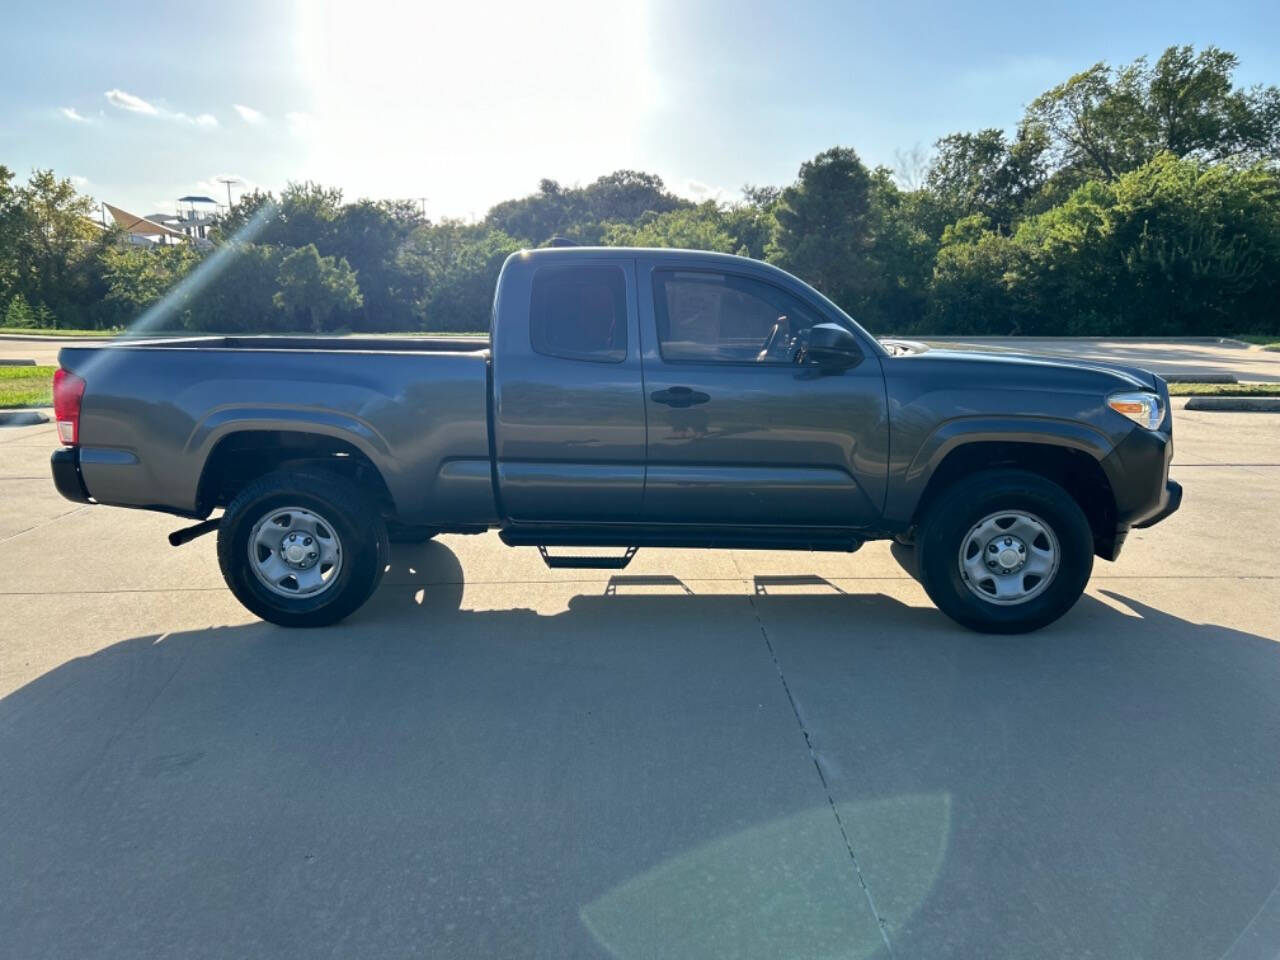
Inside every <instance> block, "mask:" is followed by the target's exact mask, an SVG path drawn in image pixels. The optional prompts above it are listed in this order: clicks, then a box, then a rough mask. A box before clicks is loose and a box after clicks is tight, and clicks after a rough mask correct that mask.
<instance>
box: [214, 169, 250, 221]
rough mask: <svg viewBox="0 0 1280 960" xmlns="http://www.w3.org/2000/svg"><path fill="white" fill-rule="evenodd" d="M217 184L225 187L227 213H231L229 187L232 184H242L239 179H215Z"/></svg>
mask: <svg viewBox="0 0 1280 960" xmlns="http://www.w3.org/2000/svg"><path fill="white" fill-rule="evenodd" d="M215 179H216V180H217V181H218V182H219V183H225V184H226V185H227V213H230V212H231V185H232V184H233V183H244V181H243V180H241V179H240V178H239V177H216V178H215Z"/></svg>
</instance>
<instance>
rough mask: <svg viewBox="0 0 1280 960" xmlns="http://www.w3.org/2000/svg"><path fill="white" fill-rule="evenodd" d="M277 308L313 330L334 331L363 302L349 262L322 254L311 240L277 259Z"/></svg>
mask: <svg viewBox="0 0 1280 960" xmlns="http://www.w3.org/2000/svg"><path fill="white" fill-rule="evenodd" d="M278 283H279V285H280V289H279V290H278V291H277V292H276V294H275V296H274V297H273V298H272V300H273V302H274V303H275V305H276V306H277V307H279V308H280V309H282V310H285V311H287V312H288V313H291V314H292V315H293V317H294V318H295V320H296V321H297V322H298V323H299V324H301V325H305V326H306V327H309V328H310V329H312V330H316V331H324V330H335V329H337V328H338V327H339V326H341V324H342V321H343V320H345V319H347V318H349V316H350V314H351V313H352V312H353V311H355V310H357V309H359V308H360V306H361V305H362V304H363V303H364V300H363V298H362V297H361V296H360V285H359V283H358V282H357V280H356V273H355V271H354V270H352V269H351V264H349V263H347V261H346V260H345V259H340V258H334V257H322V256H320V252H319V251H318V250H317V249H316V245H315V244H314V243H308V244H307V245H306V246H305V247H299V248H298V249H296V250H294V251H293V252H292V253H290V254H288V255H287V256H285V258H284V259H283V260H281V261H280V275H279V278H278Z"/></svg>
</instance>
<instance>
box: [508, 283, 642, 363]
mask: <svg viewBox="0 0 1280 960" xmlns="http://www.w3.org/2000/svg"><path fill="white" fill-rule="evenodd" d="M529 339H530V342H531V343H532V346H533V349H534V350H535V351H536V352H538V353H541V354H544V355H546V356H549V357H563V358H564V359H567V360H586V361H589V362H593V363H621V362H622V361H623V360H625V359H626V358H627V283H626V277H625V276H624V275H623V272H622V269H621V268H620V267H609V266H575V267H548V268H544V269H542V270H539V271H538V272H537V273H536V274H534V277H533V294H532V301H531V304H530V313H529Z"/></svg>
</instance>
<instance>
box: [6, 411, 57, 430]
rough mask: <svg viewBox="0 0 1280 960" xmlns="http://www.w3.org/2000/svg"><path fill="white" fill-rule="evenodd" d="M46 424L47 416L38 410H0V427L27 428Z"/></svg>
mask: <svg viewBox="0 0 1280 960" xmlns="http://www.w3.org/2000/svg"><path fill="white" fill-rule="evenodd" d="M48 422H49V416H48V414H46V413H44V412H42V411H40V410H0V427H29V426H32V425H33V424H37V423H48Z"/></svg>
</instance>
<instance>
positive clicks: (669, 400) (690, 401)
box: [649, 387, 711, 407]
mask: <svg viewBox="0 0 1280 960" xmlns="http://www.w3.org/2000/svg"><path fill="white" fill-rule="evenodd" d="M649 399H650V400H652V401H653V402H654V403H664V404H666V405H667V406H668V407H692V406H696V405H697V404H699V403H707V402H708V401H709V400H710V399H711V395H710V394H709V393H703V392H702V391H700V390H694V389H693V388H692V387H668V388H667V389H666V390H655V391H654V392H653V393H651V394H649Z"/></svg>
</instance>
